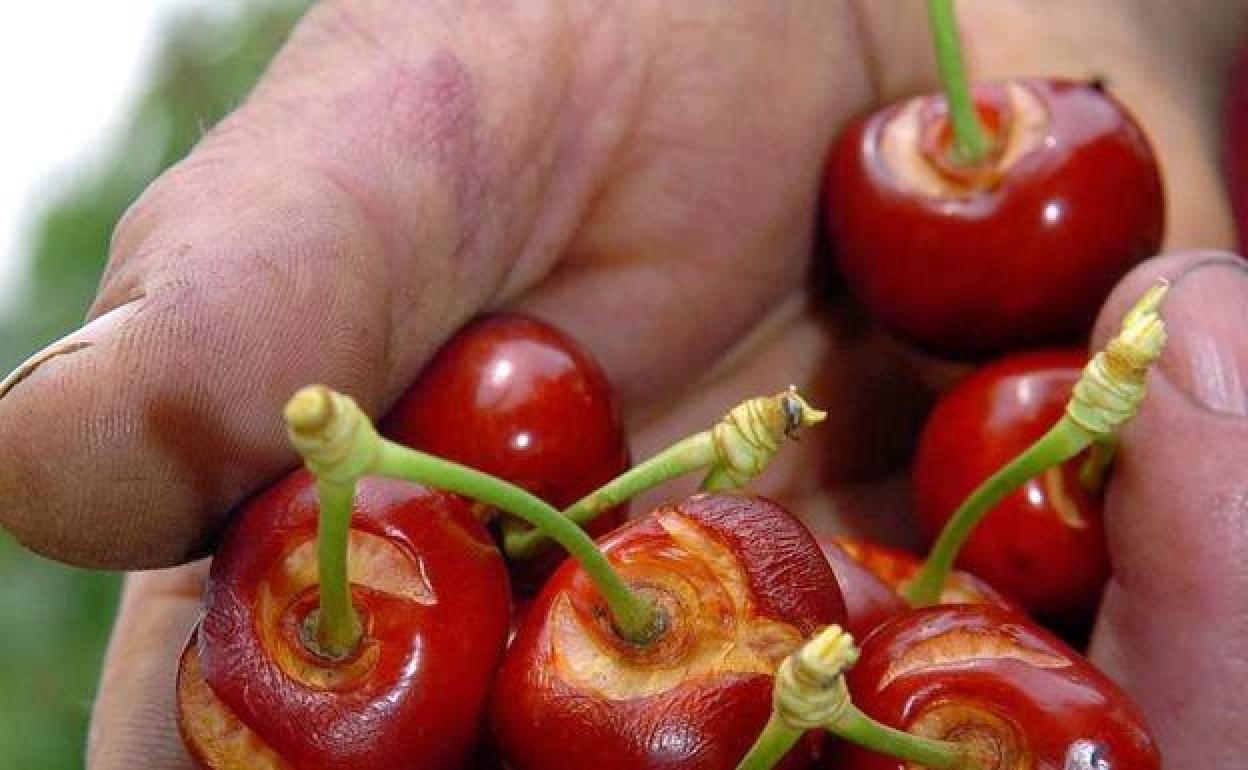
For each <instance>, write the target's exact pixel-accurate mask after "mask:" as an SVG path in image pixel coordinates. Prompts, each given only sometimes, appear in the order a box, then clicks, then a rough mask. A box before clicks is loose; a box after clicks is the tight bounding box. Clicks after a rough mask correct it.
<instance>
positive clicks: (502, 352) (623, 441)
mask: <svg viewBox="0 0 1248 770" xmlns="http://www.w3.org/2000/svg"><path fill="white" fill-rule="evenodd" d="M382 428H383V431H384V432H385V433H386V434H387V435H389V436H391V437H392V438H394V439H395V440H396V441H399V442H400V443H403V444H407V445H408V446H411V447H414V448H416V449H420V450H422V451H425V452H429V453H430V454H434V455H438V456H439V457H443V458H446V459H448V460H454V461H455V462H459V463H463V464H464V465H469V466H471V467H473V468H476V469H478V470H481V471H484V472H486V473H489V474H491V475H494V476H497V477H499V478H501V479H505V480H507V481H510V482H512V483H513V484H517V485H519V486H522V487H524V488H525V489H527V490H528V491H530V492H532V493H533V494H535V495H537V496H538V497H540V498H542V499H543V500H545V501H546V502H548V503H550V504H551V505H553V506H554V507H556V508H559V509H561V510H562V509H563V508H566V507H568V506H570V505H571V504H572V503H574V502H576V501H577V500H579V499H580V498H581V497H583V496H584V495H586V494H588V493H590V492H592V491H593V490H595V489H597V488H598V487H599V486H601V485H603V484H605V483H606V482H608V481H610V480H611V479H613V478H615V477H616V476H618V475H619V474H620V473H622V472H624V471H625V470H627V469H628V466H629V453H628V445H627V438H626V433H625V429H624V425H623V423H622V421H621V419H620V416H619V412H618V410H617V408H616V404H615V398H614V396H613V394H612V391H611V387H610V384H609V383H608V382H607V377H606V375H605V374H604V373H603V371H602V368H601V367H600V366H599V365H598V364H597V362H596V361H595V360H594V359H593V358H592V357H591V356H590V354H589V353H588V352H587V351H586V350H584V349H583V348H582V347H581V346H580V345H578V344H577V343H576V342H575V341H574V340H573V339H572V338H571V337H569V336H568V335H566V334H564V333H563V332H561V331H559V330H558V329H556V328H554V327H553V326H551V325H549V324H547V323H544V322H542V321H539V320H537V319H535V318H529V317H525V316H519V315H492V316H485V317H482V318H478V319H476V320H475V321H472V322H470V323H469V324H468V325H467V326H465V327H464V328H462V329H460V330H459V332H458V333H457V334H455V336H454V337H452V338H451V339H450V340H449V341H448V342H447V343H446V344H445V345H444V346H443V347H442V349H441V350H439V351H438V353H437V354H436V355H435V356H434V358H433V360H431V361H430V362H429V364H428V366H426V367H425V370H424V371H423V372H422V373H421V376H420V378H419V379H418V380H417V381H416V382H415V383H414V384H413V385H412V386H411V388H410V389H409V390H408V391H407V393H406V394H405V395H404V397H403V398H402V399H401V400H400V402H399V404H398V405H397V406H396V407H395V408H394V410H393V411H392V412H391V413H390V415H389V417H387V419H386V421H385V422H384V423H383V426H382ZM626 508H627V506H619V507H617V508H615V509H612V510H611V511H607V512H605V513H603V514H601V515H600V516H598V517H597V518H596V519H595V520H594V521H593V523H592V524H590V525H589V527H587V529H588V531H589V532H590V534H591V535H595V536H596V535H600V534H602V533H605V532H609V531H610V530H612V529H614V528H615V527H616V526H618V525H619V524H620V523H621V522H622V521H623V519H624V516H625V512H626ZM559 558H561V554H558V553H556V552H555V549H553V548H552V549H551V551H550V555H549V556H548V557H547V558H546V560H545V562H543V565H542V566H536V567H533V568H531V569H526V570H524V571H523V573H524V576H525V578H526V582H532V581H533V580H534V579H535V578H538V577H540V576H541V575H542V574H545V573H547V572H549V569H550V568H553V566H554V563H557V561H558V560H559ZM537 561H541V560H540V559H538V560H537ZM543 566H544V568H543Z"/></svg>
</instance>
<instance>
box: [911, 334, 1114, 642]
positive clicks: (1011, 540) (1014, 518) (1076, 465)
mask: <svg viewBox="0 0 1248 770" xmlns="http://www.w3.org/2000/svg"><path fill="white" fill-rule="evenodd" d="M1086 362H1087V355H1086V354H1085V353H1084V352H1083V351H1080V350H1050V351H1034V352H1029V353H1018V354H1015V355H1012V356H1007V357H1005V358H1002V359H1000V360H998V361H995V362H993V363H991V364H988V365H987V366H985V367H983V368H981V369H979V370H978V371H976V372H974V373H972V374H971V375H970V376H969V377H967V378H966V379H964V380H963V381H961V382H960V383H958V384H957V385H955V386H954V387H953V388H952V389H951V390H950V391H949V392H947V393H946V394H945V395H944V396H943V397H942V398H941V400H940V401H939V402H938V403H937V405H936V408H935V410H933V412H932V414H931V416H930V417H929V419H928V422H927V425H926V426H925V427H924V430H923V435H922V437H921V438H920V440H919V448H918V452H917V454H916V456H915V461H914V501H915V511H916V513H917V515H918V519H919V524H920V527H921V528H922V529H923V531H924V532H925V533H926V534H927V535H928V536H929V537H933V538H934V537H935V536H936V533H937V532H939V531H940V528H941V527H942V526H944V523H945V522H946V521H947V520H948V518H949V516H950V515H951V514H952V513H953V511H954V510H955V509H956V508H957V507H958V505H959V504H960V503H961V502H962V500H963V499H965V498H966V496H967V495H969V494H970V493H971V491H972V490H974V489H975V487H977V486H978V485H979V484H980V483H981V482H982V481H983V480H984V479H986V478H988V477H989V476H991V475H992V474H993V473H994V472H996V471H997V470H998V469H999V468H1001V466H1003V465H1005V464H1006V463H1007V462H1009V461H1010V460H1011V459H1013V458H1014V457H1015V456H1016V455H1017V454H1019V453H1020V452H1022V451H1023V450H1024V449H1026V448H1027V447H1028V446H1030V445H1031V444H1032V443H1033V442H1034V441H1035V440H1036V439H1038V438H1040V436H1042V435H1043V434H1044V433H1045V432H1046V431H1047V430H1048V429H1049V428H1050V427H1052V426H1053V424H1054V423H1056V422H1057V421H1058V419H1060V418H1061V416H1062V413H1063V410H1064V408H1065V406H1066V402H1067V401H1068V400H1069V399H1070V394H1071V391H1072V390H1073V388H1074V385H1075V382H1077V381H1078V379H1079V373H1080V371H1081V369H1082V367H1083V365H1084V364H1085V363H1086ZM1083 461H1084V456H1083V455H1080V456H1078V457H1075V458H1074V459H1072V460H1069V461H1067V462H1066V463H1063V464H1062V465H1060V466H1057V467H1054V468H1051V469H1049V470H1048V471H1045V472H1044V473H1042V474H1041V475H1040V476H1038V477H1036V478H1035V479H1032V480H1031V481H1029V482H1027V483H1026V484H1025V485H1023V487H1021V488H1020V489H1018V490H1017V491H1015V492H1013V493H1011V494H1010V495H1009V496H1008V497H1006V498H1005V499H1004V500H1002V501H1001V503H1000V504H999V505H997V507H996V508H994V509H992V510H991V511H990V512H989V513H988V514H987V515H986V516H985V517H984V519H983V521H981V522H980V523H979V526H978V527H977V528H976V529H975V531H974V532H973V533H972V534H971V536H970V538H968V540H967V542H966V544H965V546H964V547H963V548H962V551H961V553H960V554H959V555H958V560H957V564H958V566H960V567H962V568H963V569H966V570H968V571H970V572H973V573H974V574H975V575H977V576H979V577H981V578H983V579H984V580H986V581H988V582H989V583H990V584H992V585H993V586H994V587H996V588H999V589H1000V590H1001V591H1003V592H1005V593H1006V594H1007V595H1009V596H1011V597H1014V598H1015V599H1017V600H1018V601H1019V602H1020V603H1021V604H1022V605H1023V606H1025V607H1026V608H1027V609H1028V610H1030V611H1031V612H1034V613H1036V614H1038V615H1041V616H1044V617H1046V618H1049V619H1054V620H1059V621H1063V622H1065V623H1071V624H1075V625H1077V624H1079V623H1080V622H1082V621H1086V620H1087V619H1089V618H1090V617H1091V616H1092V613H1093V612H1094V611H1095V609H1096V605H1097V603H1098V601H1099V599H1100V595H1101V591H1102V589H1103V588H1104V586H1105V581H1106V580H1107V579H1108V577H1109V554H1108V552H1107V546H1106V543H1105V530H1104V525H1103V523H1102V520H1101V499H1100V495H1099V493H1092V492H1089V491H1088V490H1086V489H1084V486H1083V484H1082V483H1081V482H1080V479H1079V469H1080V466H1081V465H1082V463H1083Z"/></svg>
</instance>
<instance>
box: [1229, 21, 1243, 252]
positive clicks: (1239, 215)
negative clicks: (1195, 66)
mask: <svg viewBox="0 0 1248 770" xmlns="http://www.w3.org/2000/svg"><path fill="white" fill-rule="evenodd" d="M1225 129H1226V130H1225V131H1223V137H1224V138H1225V140H1224V145H1223V157H1225V158H1226V181H1227V189H1228V192H1229V193H1230V197H1231V213H1232V215H1233V216H1234V219H1235V230H1236V233H1237V235H1238V238H1239V249H1240V253H1241V254H1243V253H1244V248H1245V246H1248V40H1245V44H1244V45H1241V46H1240V49H1239V53H1238V55H1237V56H1236V59H1235V64H1234V65H1233V67H1232V70H1231V77H1230V88H1229V92H1228V93H1227V95H1226V120H1225Z"/></svg>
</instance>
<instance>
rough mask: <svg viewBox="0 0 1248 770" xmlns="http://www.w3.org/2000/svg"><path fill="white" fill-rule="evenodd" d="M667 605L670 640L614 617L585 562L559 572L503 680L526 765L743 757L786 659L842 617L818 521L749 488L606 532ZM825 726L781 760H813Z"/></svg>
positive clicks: (497, 703) (643, 764) (516, 749)
mask: <svg viewBox="0 0 1248 770" xmlns="http://www.w3.org/2000/svg"><path fill="white" fill-rule="evenodd" d="M600 545H601V547H602V549H603V551H604V552H605V553H606V554H607V556H608V558H609V559H610V560H611V562H612V563H613V565H615V566H616V568H617V569H618V570H619V571H620V573H621V575H622V576H623V577H624V579H625V580H627V581H628V582H629V583H630V584H632V585H633V586H634V587H636V588H637V589H638V590H639V591H642V592H644V593H646V594H648V595H649V596H650V597H652V599H653V600H654V601H655V602H656V603H657V605H658V606H659V607H660V611H661V612H662V616H663V623H662V626H661V629H660V630H659V632H658V634H657V636H656V638H654V639H653V640H651V641H650V642H648V643H643V644H635V643H632V642H628V641H625V640H623V639H622V638H621V637H620V636H619V635H618V634H617V633H616V632H615V630H614V629H613V627H612V624H611V622H610V619H609V617H608V615H607V613H606V609H605V607H604V606H603V602H602V599H601V598H600V595H599V594H598V592H597V591H596V590H595V589H594V588H593V585H592V584H591V583H590V581H589V580H588V577H587V576H586V574H585V573H584V571H583V570H581V569H580V567H579V565H577V564H576V563H574V562H572V561H567V562H564V564H563V565H562V566H561V567H560V568H559V569H558V570H557V571H556V572H555V574H554V575H553V576H551V578H550V580H549V581H548V582H547V583H546V585H545V587H544V588H543V589H542V591H541V593H540V594H538V596H537V599H536V600H535V601H534V603H533V606H532V607H531V608H530V610H529V612H528V614H527V615H526V616H525V618H524V620H523V622H522V623H521V626H520V630H519V632H518V633H517V634H516V638H515V640H514V641H513V642H512V644H511V647H510V648H508V651H507V654H506V656H505V657H504V660H503V665H502V668H501V669H500V670H499V673H498V677H497V678H496V679H495V684H494V692H493V696H492V701H491V723H492V726H493V732H494V736H495V739H496V741H497V746H498V747H499V749H500V751H501V753H502V755H503V757H504V759H505V760H506V763H507V766H508V767H511V768H513V769H514V770H583V769H584V768H595V770H613V769H614V768H620V769H621V770H623V769H625V768H627V770H660V769H664V770H677V768H679V770H733V768H735V767H736V766H737V763H738V762H740V760H741V759H742V758H743V757H744V756H745V753H746V751H747V750H748V749H749V747H750V745H751V743H752V742H753V740H754V738H755V737H756V736H757V735H758V733H759V731H760V730H761V729H762V727H763V725H764V724H765V723H766V721H767V718H768V716H769V714H770V712H771V697H772V693H771V690H772V683H773V680H774V675H775V671H776V668H777V667H778V666H779V664H780V662H781V661H782V660H783V659H784V657H785V656H787V655H788V654H789V653H791V652H793V651H794V650H795V649H796V648H797V647H798V646H800V645H801V643H802V642H803V641H804V640H805V639H806V638H807V637H808V636H810V635H811V634H813V633H814V632H815V631H817V630H818V629H820V628H822V627H823V626H825V625H828V624H831V623H844V621H845V605H844V603H843V602H842V599H841V596H840V592H839V590H838V589H837V584H836V578H835V577H834V576H833V574H832V571H831V570H830V569H829V567H828V565H827V563H826V562H825V561H824V560H823V558H822V556H821V555H820V552H819V547H818V545H817V544H816V543H815V540H814V538H813V537H811V535H810V533H809V532H808V531H807V530H806V528H805V527H804V526H803V525H802V524H801V523H800V522H799V521H798V520H797V519H795V518H794V517H793V516H792V515H791V514H789V513H788V512H787V511H785V510H784V509H783V508H781V507H780V506H778V505H776V504H775V503H772V502H770V501H767V500H764V499H762V498H756V497H751V496H748V495H744V494H713V495H698V496H695V497H692V498H689V499H687V500H684V501H682V502H679V503H676V504H671V505H667V506H664V507H661V508H659V509H657V510H655V511H653V512H652V513H650V514H648V515H646V516H644V517H641V518H638V519H635V520H633V521H631V522H629V523H628V524H625V525H624V526H622V527H620V528H619V529H617V530H616V531H615V532H613V533H611V534H610V535H607V536H606V537H605V538H603V539H602V540H601V541H600ZM817 739H818V736H813V735H812V739H811V740H808V741H807V742H803V743H802V744H799V745H798V746H797V747H795V748H794V749H793V750H791V751H790V752H789V753H788V754H787V755H786V756H785V758H784V759H783V760H782V762H781V764H780V765H779V767H782V768H786V770H796V769H797V768H801V767H808V766H809V765H810V762H811V760H812V752H813V750H814V749H815V748H816V746H817Z"/></svg>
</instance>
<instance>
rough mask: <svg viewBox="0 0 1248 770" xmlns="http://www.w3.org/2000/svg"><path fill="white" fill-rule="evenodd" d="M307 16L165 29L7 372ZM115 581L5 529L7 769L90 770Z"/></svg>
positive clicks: (10, 324)
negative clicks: (114, 237)
mask: <svg viewBox="0 0 1248 770" xmlns="http://www.w3.org/2000/svg"><path fill="white" fill-rule="evenodd" d="M305 7H306V3H305V2H302V1H301V0H263V1H261V0H257V1H256V2H254V3H249V4H245V5H244V6H243V10H242V11H241V12H239V13H237V14H232V15H228V16H224V17H223V16H222V15H221V14H219V13H217V14H202V13H183V14H182V15H181V16H179V17H176V18H174V19H173V20H172V21H171V22H170V23H169V25H168V28H167V30H166V34H165V37H164V41H163V43H162V45H161V51H160V53H159V54H158V56H157V57H156V59H155V66H154V67H153V68H152V72H151V73H150V75H149V83H148V85H147V86H146V88H145V89H144V93H143V94H142V96H141V98H140V99H139V100H138V102H137V104H136V106H135V109H134V111H133V114H132V115H131V116H130V117H129V118H128V119H127V120H126V129H125V130H124V131H123V132H122V133H121V136H120V137H119V138H118V139H117V141H116V142H115V144H114V145H113V146H112V147H111V148H110V149H109V150H108V151H107V153H106V157H105V158H104V161H103V163H101V164H99V165H98V166H96V168H98V169H99V170H98V171H93V172H92V173H91V174H90V175H88V176H84V177H80V178H79V179H78V180H77V182H76V183H75V184H74V185H73V186H72V187H70V188H69V189H67V190H66V191H65V192H63V193H61V194H60V195H58V196H57V197H56V198H55V199H53V200H51V201H50V202H49V203H48V204H47V205H46V208H45V209H44V210H43V211H42V213H41V214H40V215H39V217H38V221H37V223H36V225H35V227H36V230H35V234H34V236H33V237H32V238H31V240H30V244H31V246H30V252H31V253H30V254H29V257H28V259H29V263H28V267H27V270H28V273H29V275H28V282H27V290H26V291H25V292H24V293H23V296H22V297H21V298H20V300H19V301H18V305H17V307H16V308H14V312H13V313H12V314H11V316H10V318H9V319H8V320H7V321H6V322H5V323H4V324H3V325H0V368H2V369H3V371H6V372H7V371H9V370H11V369H12V368H13V367H15V366H16V365H17V364H18V363H20V362H21V361H22V360H23V359H24V358H25V357H26V356H27V355H29V354H30V353H31V352H33V351H34V350H37V349H39V348H40V347H42V346H43V345H44V344H45V343H47V342H48V341H50V340H53V339H56V338H57V337H59V336H61V335H62V334H64V333H65V332H67V331H69V330H70V329H73V328H74V327H76V326H77V325H78V324H79V323H80V322H81V320H82V316H83V313H84V312H85V310H86V308H87V305H88V304H89V303H90V301H91V297H92V296H93V295H94V293H95V286H96V282H97V280H98V278H99V274H100V271H101V270H102V269H103V266H104V261H105V259H106V257H107V254H108V241H109V237H110V235H111V233H112V229H113V225H114V224H115V223H116V221H117V219H118V218H119V217H120V216H121V214H122V212H124V211H125V209H126V207H127V206H129V205H130V203H131V201H133V200H134V199H135V198H136V197H138V195H139V193H141V192H142V191H143V188H144V187H146V186H147V184H148V183H149V182H150V181H151V180H152V179H153V178H154V177H155V176H156V175H157V174H159V173H160V172H161V171H162V170H163V169H164V168H165V167H167V166H169V165H170V164H172V163H174V162H175V161H177V160H178V159H179V158H181V157H182V156H183V155H185V154H186V152H187V151H188V150H189V149H190V147H191V146H192V145H193V144H194V143H195V142H196V140H197V139H198V138H199V137H200V135H201V134H202V133H203V131H204V130H205V129H206V128H207V127H208V126H211V125H212V124H213V123H215V122H216V121H217V120H218V119H220V117H221V116H222V115H223V114H225V113H226V112H228V111H229V110H230V109H231V108H232V107H233V106H234V105H236V104H238V102H239V101H240V100H241V99H242V98H243V97H244V96H245V94H246V93H247V91H248V90H249V89H250V88H251V85H252V84H253V83H254V82H255V80H256V78H257V77H258V76H259V75H260V73H261V72H262V71H263V69H264V67H265V65H266V63H267V62H268V60H269V59H270V57H271V56H272V55H273V53H274V52H275V51H276V50H277V48H278V47H279V46H280V45H281V43H282V41H283V40H284V39H285V38H286V35H287V33H288V32H289V30H290V28H291V26H292V25H293V24H294V21H295V20H296V19H297V18H298V16H299V15H300V13H302V11H303V9H304V8H305ZM120 585H121V577H120V576H119V575H115V574H107V573H99V572H89V571H85V570H76V569H72V568H69V567H65V566H63V565H60V564H56V563H54V562H50V561H47V560H44V559H41V558H39V557H37V556H34V555H33V554H30V553H28V552H26V551H24V550H22V548H21V547H20V546H18V545H17V544H16V543H14V542H13V540H12V539H11V538H10V537H9V536H8V535H7V534H4V533H3V532H2V531H0V624H2V628H3V633H0V770H36V769H37V770H60V769H61V768H80V767H82V765H83V747H84V744H85V740H86V730H87V721H88V718H89V716H90V710H91V701H92V698H93V696H94V692H95V686H96V679H97V677H98V675H99V667H100V660H101V657H102V656H103V653H104V647H105V645H106V643H107V641H108V632H109V629H110V627H111V623H112V615H113V611H114V609H115V608H116V602H117V592H118V589H119V588H120ZM171 684H172V683H171Z"/></svg>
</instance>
